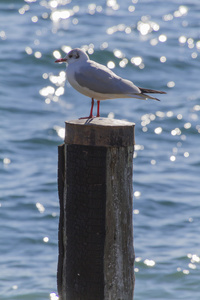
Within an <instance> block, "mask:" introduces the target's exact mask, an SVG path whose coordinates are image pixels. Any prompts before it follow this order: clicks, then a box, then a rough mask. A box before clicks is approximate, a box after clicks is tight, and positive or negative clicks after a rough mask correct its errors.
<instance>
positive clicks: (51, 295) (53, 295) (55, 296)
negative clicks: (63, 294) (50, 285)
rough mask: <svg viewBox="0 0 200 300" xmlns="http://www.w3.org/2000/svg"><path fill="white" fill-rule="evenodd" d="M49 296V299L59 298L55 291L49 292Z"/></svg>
mask: <svg viewBox="0 0 200 300" xmlns="http://www.w3.org/2000/svg"><path fill="white" fill-rule="evenodd" d="M49 296H50V300H59V298H58V296H57V295H56V294H55V293H51V294H50V295H49Z"/></svg>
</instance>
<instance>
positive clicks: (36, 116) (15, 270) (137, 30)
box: [0, 0, 200, 300]
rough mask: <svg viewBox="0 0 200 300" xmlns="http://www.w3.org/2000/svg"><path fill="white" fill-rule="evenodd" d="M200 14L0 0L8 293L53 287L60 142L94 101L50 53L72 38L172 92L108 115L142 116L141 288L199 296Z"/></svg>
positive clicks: (184, 8)
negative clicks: (74, 85) (70, 122)
mask: <svg viewBox="0 0 200 300" xmlns="http://www.w3.org/2000/svg"><path fill="white" fill-rule="evenodd" d="M199 14H200V3H199V0H190V1H188V0H169V1H164V0H157V1H156V0H154V1H149V0H132V1H131V0H124V1H120V0H118V1H116V0H107V1H103V0H100V1H92V2H91V1H88V0H85V1H80V0H50V1H48V0H41V1H37V0H25V1H22V0H15V1H11V0H1V1H0V78H1V80H0V137H1V143H0V254H1V255H0V299H1V300H17V299H20V300H22V299H25V300H31V299H33V300H36V299H37V300H45V299H51V300H55V299H57V297H56V293H57V288H56V271H57V256H58V249H57V248H58V245H57V240H58V238H57V231H58V221H59V201H58V195H57V146H58V145H59V144H61V143H62V142H63V135H64V122H65V120H72V119H76V118H78V117H81V116H86V115H88V113H89V109H90V99H89V98H87V97H85V96H83V95H81V94H79V93H78V92H77V91H75V90H74V89H73V88H71V87H70V85H69V84H68V83H67V82H65V73H64V68H65V66H64V65H58V64H55V63H54V61H55V59H57V58H59V57H61V56H64V55H65V54H66V53H67V52H68V51H69V50H70V49H71V48H74V47H83V48H84V49H85V50H86V51H87V52H88V53H89V55H90V57H91V59H93V60H96V61H98V62H100V63H103V64H105V65H107V66H108V67H109V68H111V69H112V70H113V71H114V72H116V73H117V74H118V75H120V76H123V77H125V78H127V79H130V80H132V81H133V82H134V83H135V84H136V85H138V86H140V87H145V88H153V89H158V90H159V89H160V90H164V91H166V92H167V95H161V96H160V99H161V102H158V101H151V100H149V101H140V100H138V99H117V100H109V101H104V102H103V103H102V104H101V116H103V117H107V116H109V117H114V118H116V119H125V120H128V121H130V122H135V123H136V130H135V139H136V147H135V154H134V178H133V189H134V247H135V253H136V263H135V274H136V284H135V296H134V299H135V300H147V299H148V300H154V299H160V300H167V299H170V300H177V299H182V300H184V299H187V300H188V299H192V300H198V299H200V291H199V286H200V285H199V280H200V242H199V235H200V155H199V151H200V84H199V80H200V79H199V78H200V30H199V28H200V18H199ZM95 109H96V107H95ZM124 300H126V299H124Z"/></svg>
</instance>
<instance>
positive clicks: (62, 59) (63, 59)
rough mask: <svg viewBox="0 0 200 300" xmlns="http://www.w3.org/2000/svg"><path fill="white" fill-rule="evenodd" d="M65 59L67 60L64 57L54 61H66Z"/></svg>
mask: <svg viewBox="0 0 200 300" xmlns="http://www.w3.org/2000/svg"><path fill="white" fill-rule="evenodd" d="M66 61H67V59H66V58H59V59H57V60H56V61H55V62H56V63H59V62H66Z"/></svg>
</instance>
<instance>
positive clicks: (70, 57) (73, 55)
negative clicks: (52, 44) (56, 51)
mask: <svg viewBox="0 0 200 300" xmlns="http://www.w3.org/2000/svg"><path fill="white" fill-rule="evenodd" d="M88 59H89V57H88V55H87V54H86V53H85V51H83V50H81V49H79V48H75V49H72V50H71V51H70V52H69V53H68V54H67V55H66V56H65V57H64V58H60V59H57V60H56V61H55V62H67V63H68V64H71V63H74V62H76V61H87V60H88Z"/></svg>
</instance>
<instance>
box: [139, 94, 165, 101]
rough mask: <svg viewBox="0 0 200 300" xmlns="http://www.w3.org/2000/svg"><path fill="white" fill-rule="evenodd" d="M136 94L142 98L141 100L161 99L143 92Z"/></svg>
mask: <svg viewBox="0 0 200 300" xmlns="http://www.w3.org/2000/svg"><path fill="white" fill-rule="evenodd" d="M135 95H137V96H138V97H137V98H138V99H141V100H147V99H152V100H156V101H160V99H158V98H155V97H152V96H149V95H146V94H143V93H141V94H135Z"/></svg>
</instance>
